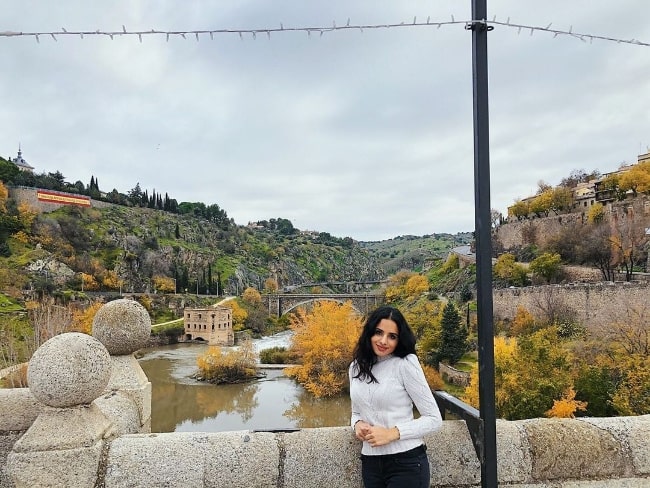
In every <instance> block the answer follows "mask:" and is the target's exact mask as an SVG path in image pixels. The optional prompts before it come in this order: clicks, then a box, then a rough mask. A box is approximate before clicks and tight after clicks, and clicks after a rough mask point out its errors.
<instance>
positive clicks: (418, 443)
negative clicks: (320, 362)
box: [349, 307, 442, 488]
mask: <svg viewBox="0 0 650 488" xmlns="http://www.w3.org/2000/svg"><path fill="white" fill-rule="evenodd" d="M349 376H350V399H351V403H352V419H351V422H352V428H353V429H354V433H355V436H356V437H357V439H359V440H361V441H363V447H362V449H361V466H362V467H361V474H362V478H363V484H364V486H365V487H366V488H375V487H382V488H384V487H390V488H397V487H405V488H406V487H408V488H416V487H428V486H429V485H430V469H429V460H428V458H427V453H426V446H425V444H424V439H423V437H424V435H426V434H428V433H430V432H433V431H435V430H437V429H439V428H440V426H441V425H442V417H441V416H440V411H439V410H438V406H437V404H436V401H435V400H434V398H433V394H432V393H431V389H430V388H429V385H428V384H427V382H426V379H425V378H424V373H423V371H422V367H421V366H420V363H419V361H418V358H417V356H416V355H415V335H414V334H413V332H412V331H411V328H410V327H409V326H408V324H407V323H406V319H404V316H403V315H402V313H401V312H400V311H399V310H397V309H396V308H393V307H379V308H378V309H376V310H375V311H374V312H372V313H371V314H370V316H369V317H368V319H367V320H366V323H365V325H364V327H363V331H362V332H361V336H360V337H359V341H358V342H357V345H356V347H355V349H354V361H353V362H352V364H351V365H350V368H349ZM414 404H415V406H416V407H417V409H418V412H419V413H420V417H419V418H417V419H414V417H413V405H414Z"/></svg>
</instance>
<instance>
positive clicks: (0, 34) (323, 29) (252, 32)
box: [0, 15, 650, 47]
mask: <svg viewBox="0 0 650 488" xmlns="http://www.w3.org/2000/svg"><path fill="white" fill-rule="evenodd" d="M450 25H464V26H465V28H466V29H470V28H472V26H476V25H484V26H486V27H487V28H490V30H492V28H494V27H495V26H500V27H505V28H510V29H516V30H517V31H518V33H521V32H522V31H525V32H529V33H530V35H533V33H535V32H544V33H549V34H553V37H554V38H555V37H557V36H569V37H572V38H576V39H579V40H581V41H583V42H590V43H591V42H593V41H594V40H599V41H608V42H616V43H618V44H633V45H636V46H643V47H650V43H648V42H642V41H640V40H638V39H634V38H633V39H620V38H615V37H608V36H603V35H597V34H588V33H582V32H573V26H571V27H570V28H569V30H563V29H554V28H551V27H552V23H551V24H548V25H547V26H545V27H544V26H534V25H525V24H517V23H512V22H510V18H508V19H507V20H506V21H505V22H503V21H497V20H496V17H494V18H493V19H492V20H491V21H490V20H456V19H455V18H454V16H453V15H452V16H451V20H448V21H432V20H431V18H430V17H427V19H426V21H418V19H417V17H413V20H412V21H410V22H399V23H392V24H351V23H350V19H348V20H347V22H346V23H345V24H343V25H337V24H336V22H332V25H321V26H312V27H306V26H301V27H285V26H284V25H283V24H282V23H281V24H280V26H279V27H268V28H262V29H210V30H160V29H150V30H128V29H127V28H126V27H125V26H124V25H122V30H117V31H103V30H99V29H98V30H82V31H69V30H67V29H65V28H63V27H62V28H61V29H60V30H58V31H50V32H47V31H42V32H22V31H0V38H9V37H33V38H34V39H35V40H36V42H40V39H41V37H46V38H51V39H53V40H54V41H57V40H58V37H64V36H76V37H79V38H80V39H84V38H85V37H87V36H103V37H109V38H110V39H111V40H112V39H115V38H116V37H125V36H137V37H138V39H139V41H140V42H142V40H143V38H144V37H145V36H165V37H166V40H167V41H169V39H170V38H172V37H181V38H183V39H187V37H188V36H190V37H194V38H195V39H196V41H197V42H198V41H199V40H200V39H201V38H206V37H209V38H210V39H211V40H214V38H215V36H217V35H238V36H239V37H240V38H241V39H242V40H243V39H244V36H246V37H251V38H252V39H257V36H260V35H261V36H266V37H267V38H268V39H271V35H272V34H277V33H292V32H303V33H306V34H307V36H308V37H311V36H312V35H318V36H323V35H324V34H326V33H330V32H334V31H343V30H353V31H359V32H363V31H364V30H376V29H402V28H414V27H435V28H438V29H439V28H440V27H442V26H450Z"/></svg>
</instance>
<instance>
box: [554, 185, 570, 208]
mask: <svg viewBox="0 0 650 488" xmlns="http://www.w3.org/2000/svg"><path fill="white" fill-rule="evenodd" d="M571 207H573V192H572V191H571V189H570V188H567V187H565V186H556V187H555V188H554V189H553V190H552V192H551V210H553V212H555V214H556V215H557V214H559V213H560V212H566V211H568V210H571Z"/></svg>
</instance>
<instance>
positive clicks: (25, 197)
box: [9, 186, 113, 212]
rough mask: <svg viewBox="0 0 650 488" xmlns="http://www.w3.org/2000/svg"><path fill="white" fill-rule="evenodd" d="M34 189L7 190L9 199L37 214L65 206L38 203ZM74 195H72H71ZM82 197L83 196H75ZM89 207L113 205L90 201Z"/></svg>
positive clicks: (24, 187) (11, 188)
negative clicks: (27, 206)
mask: <svg viewBox="0 0 650 488" xmlns="http://www.w3.org/2000/svg"><path fill="white" fill-rule="evenodd" d="M36 190H37V189H36V188H30V187H26V186H19V187H10V188H9V197H10V198H13V199H14V200H16V202H18V203H26V204H28V205H29V206H30V207H31V208H33V209H36V210H38V211H39V212H52V211H54V210H56V209H58V208H61V207H62V206H65V204H61V203H51V202H43V201H40V200H39V199H38V198H37V196H36ZM71 195H74V194H71ZM77 196H83V195H77ZM90 205H91V206H92V207H95V208H107V207H110V206H111V205H113V204H112V203H108V202H101V201H99V200H93V199H92V198H91V199H90Z"/></svg>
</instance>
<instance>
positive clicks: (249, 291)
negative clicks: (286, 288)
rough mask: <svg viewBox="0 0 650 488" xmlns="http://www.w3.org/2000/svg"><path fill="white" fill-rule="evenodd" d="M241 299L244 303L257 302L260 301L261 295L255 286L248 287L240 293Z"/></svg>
mask: <svg viewBox="0 0 650 488" xmlns="http://www.w3.org/2000/svg"><path fill="white" fill-rule="evenodd" d="M242 300H244V302H246V303H250V304H257V303H261V302H262V295H260V292H259V291H257V290H256V289H255V288H251V287H248V288H246V289H245V290H244V293H242Z"/></svg>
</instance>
